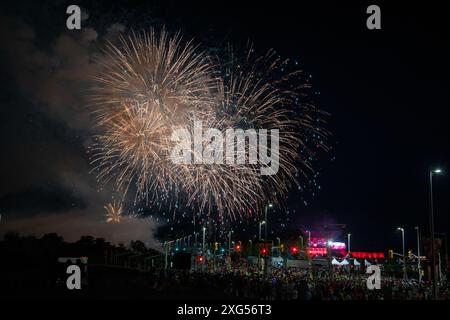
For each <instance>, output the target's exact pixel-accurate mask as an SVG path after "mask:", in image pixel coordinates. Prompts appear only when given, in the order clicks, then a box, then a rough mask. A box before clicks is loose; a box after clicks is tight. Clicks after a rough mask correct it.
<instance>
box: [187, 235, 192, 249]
mask: <svg viewBox="0 0 450 320" xmlns="http://www.w3.org/2000/svg"><path fill="white" fill-rule="evenodd" d="M191 237H192V234H190V235H188V237H187V238H188V241H187V246H188V248H190V247H191Z"/></svg>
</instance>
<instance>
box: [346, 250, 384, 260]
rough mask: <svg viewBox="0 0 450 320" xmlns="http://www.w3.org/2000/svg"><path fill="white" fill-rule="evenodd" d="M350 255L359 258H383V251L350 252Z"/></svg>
mask: <svg viewBox="0 0 450 320" xmlns="http://www.w3.org/2000/svg"><path fill="white" fill-rule="evenodd" d="M350 255H351V256H352V257H354V258H359V259H384V252H354V251H352V252H350Z"/></svg>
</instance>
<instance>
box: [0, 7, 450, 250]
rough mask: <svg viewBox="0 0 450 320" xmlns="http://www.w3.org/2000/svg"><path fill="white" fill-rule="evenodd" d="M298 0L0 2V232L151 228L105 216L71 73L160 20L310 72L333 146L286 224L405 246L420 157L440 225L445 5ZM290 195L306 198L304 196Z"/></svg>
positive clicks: (413, 216)
mask: <svg viewBox="0 0 450 320" xmlns="http://www.w3.org/2000/svg"><path fill="white" fill-rule="evenodd" d="M299 2H300V4H298V5H296V6H293V5H291V4H289V3H290V2H287V1H286V2H282V1H276V2H270V3H263V2H257V3H255V4H254V5H250V4H248V5H244V4H243V1H241V2H236V3H232V2H225V3H223V4H220V5H218V4H214V6H213V5H212V3H213V2H209V3H208V2H207V3H195V4H191V3H190V2H189V4H188V3H186V2H181V3H184V4H183V5H181V4H179V3H176V2H173V1H161V2H156V3H153V2H151V1H130V2H127V3H126V4H125V2H123V3H121V2H116V1H98V2H97V1H96V2H95V4H94V3H91V2H90V1H42V2H39V1H29V2H26V1H7V2H6V3H5V4H3V3H2V8H1V9H0V10H1V11H0V28H1V30H0V35H1V47H0V58H1V59H0V64H1V70H2V72H1V73H0V83H1V87H0V88H1V89H0V90H1V95H0V105H1V108H0V115H1V117H0V119H1V126H0V134H1V135H0V144H1V148H0V150H1V151H2V152H1V157H0V159H1V160H0V161H1V165H0V179H1V184H0V213H1V214H2V221H1V223H0V231H1V232H2V233H3V232H6V231H8V230H9V229H11V228H13V229H17V230H19V231H21V232H40V231H36V230H41V229H42V230H44V231H45V232H50V231H56V232H58V233H61V234H62V235H63V236H65V238H68V239H72V238H73V239H76V238H77V237H78V236H79V235H80V234H79V233H80V232H81V233H97V234H98V235H99V236H105V237H112V236H113V234H114V236H117V237H118V238H117V239H119V240H124V239H125V240H129V239H134V238H137V237H144V238H146V239H147V240H148V241H151V238H152V236H151V235H152V232H153V231H152V230H155V228H156V227H157V226H156V225H155V224H154V223H153V222H151V221H148V219H146V220H145V221H144V220H142V219H139V220H136V221H128V222H127V223H125V224H123V226H121V227H120V230H119V229H117V230H111V229H106V228H105V227H104V225H105V224H104V223H103V217H102V213H103V204H104V203H105V201H108V200H107V199H108V190H107V188H105V189H104V190H100V191H99V192H98V185H97V184H96V182H95V177H93V176H92V175H91V174H89V171H90V169H91V168H90V166H89V163H88V157H87V155H86V147H87V145H89V143H90V142H91V139H92V138H91V137H92V132H91V128H92V119H90V118H89V114H88V113H86V110H85V107H84V95H85V92H86V89H87V88H86V84H85V83H84V80H85V79H86V78H87V77H88V75H89V74H90V72H91V71H92V70H93V68H95V65H93V62H92V57H93V56H95V54H96V53H97V52H98V51H99V49H100V48H101V46H102V44H103V43H104V41H105V40H108V39H114V37H117V35H118V34H119V33H120V32H122V31H126V30H129V29H130V28H133V29H135V30H140V29H142V28H146V27H149V26H161V25H166V27H167V29H169V30H174V31H176V30H179V29H181V30H182V31H183V33H184V34H185V35H186V37H187V38H190V37H195V38H196V39H197V40H199V41H200V42H202V43H203V46H209V48H215V47H220V46H223V45H224V44H226V43H233V44H234V45H241V44H242V45H243V44H245V43H246V42H247V41H248V40H250V41H251V42H253V43H254V46H255V48H256V49H257V50H260V51H261V52H264V51H265V50H267V49H270V48H274V49H275V50H276V51H277V52H278V53H279V54H280V55H282V56H284V57H286V58H291V59H295V60H298V61H299V62H300V65H301V68H302V69H303V70H305V72H307V73H309V74H311V75H312V79H313V86H314V90H315V91H316V92H320V94H318V95H316V96H315V97H314V101H315V103H316V105H318V106H320V107H321V108H322V109H323V110H325V111H327V112H329V113H330V114H331V115H330V117H329V128H330V130H331V132H332V133H333V136H332V137H331V138H330V141H329V142H330V145H331V146H332V147H333V148H332V150H331V152H330V153H329V154H327V155H325V156H324V157H323V158H322V159H321V161H320V163H319V164H318V170H319V171H320V178H319V183H320V186H321V188H320V190H319V191H318V192H316V196H315V197H311V196H310V195H299V194H298V193H293V194H292V195H291V196H290V198H289V201H288V206H289V209H290V210H291V211H292V210H295V212H296V214H295V219H294V222H295V223H298V224H299V225H300V224H303V225H320V224H323V223H325V222H326V221H328V222H329V221H332V222H335V223H344V224H347V226H348V229H347V230H348V231H349V232H351V233H352V249H353V250H355V251H357V250H360V251H364V250H366V251H368V250H380V251H384V250H386V249H387V248H395V249H396V250H398V249H399V247H400V245H401V242H400V234H399V233H398V232H396V231H395V230H396V228H397V227H398V226H404V227H405V229H406V240H407V242H408V247H411V248H414V250H415V230H414V226H416V225H419V226H420V227H421V229H423V230H428V223H427V221H428V220H427V217H428V193H427V190H428V185H427V181H428V170H429V167H430V166H439V167H442V168H443V170H444V174H443V175H441V176H439V177H437V178H436V179H435V184H434V188H435V203H436V207H435V208H436V232H448V231H449V229H450V218H449V213H450V200H449V199H450V197H449V192H450V174H449V173H450V161H449V159H450V151H449V137H450V128H449V125H448V123H449V114H450V113H449V112H448V108H449V107H450V104H449V101H450V80H449V79H450V78H449V75H450V62H449V58H448V57H450V50H449V42H448V39H450V37H449V36H450V35H449V32H448V30H449V28H448V27H447V26H446V24H445V21H447V20H448V19H447V17H446V16H445V13H446V12H445V10H444V8H443V7H440V2H437V1H436V2H435V3H434V4H427V5H425V4H422V5H419V4H411V2H404V3H399V4H398V6H396V7H394V6H392V4H391V5H388V4H383V3H377V2H373V3H372V2H370V3H369V2H360V4H353V5H349V4H342V2H338V3H337V2H336V3H331V1H330V3H328V2H325V1H314V4H311V2H312V1H307V2H306V1H299ZM355 3H356V2H355ZM70 4H79V5H80V6H81V7H82V9H84V10H85V12H86V13H87V15H86V16H85V20H84V21H83V22H82V30H81V31H68V30H67V29H66V27H65V21H66V18H67V15H66V14H65V9H66V7H67V6H68V5H70ZM369 4H378V5H380V7H381V12H382V30H368V29H367V28H366V18H367V14H366V13H365V11H366V8H367V6H368V5H369ZM301 198H308V201H307V202H308V205H307V206H305V205H304V201H303V199H301ZM117 228H119V227H117ZM425 232H426V231H425ZM118 235H120V236H118Z"/></svg>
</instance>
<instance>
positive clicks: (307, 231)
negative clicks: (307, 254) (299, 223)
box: [306, 230, 311, 246]
mask: <svg viewBox="0 0 450 320" xmlns="http://www.w3.org/2000/svg"><path fill="white" fill-rule="evenodd" d="M306 233H307V234H308V246H310V245H311V231H309V230H306Z"/></svg>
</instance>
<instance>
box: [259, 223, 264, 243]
mask: <svg viewBox="0 0 450 320" xmlns="http://www.w3.org/2000/svg"><path fill="white" fill-rule="evenodd" d="M263 224H266V221H261V222H260V223H259V241H261V226H262V225H263Z"/></svg>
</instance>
